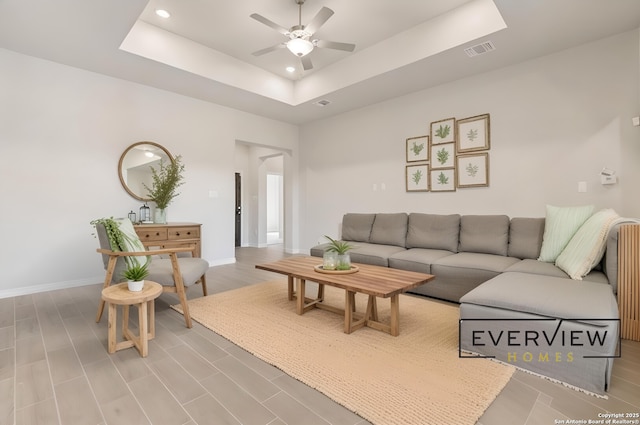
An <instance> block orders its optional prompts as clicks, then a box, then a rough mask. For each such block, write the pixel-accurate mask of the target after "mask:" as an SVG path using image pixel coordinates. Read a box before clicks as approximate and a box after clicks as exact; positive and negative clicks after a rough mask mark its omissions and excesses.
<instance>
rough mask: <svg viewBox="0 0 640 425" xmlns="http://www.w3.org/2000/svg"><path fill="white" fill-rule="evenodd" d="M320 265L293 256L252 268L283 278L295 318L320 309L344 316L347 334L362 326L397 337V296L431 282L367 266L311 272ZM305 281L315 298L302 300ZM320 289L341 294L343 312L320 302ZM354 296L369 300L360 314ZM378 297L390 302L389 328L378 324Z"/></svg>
mask: <svg viewBox="0 0 640 425" xmlns="http://www.w3.org/2000/svg"><path fill="white" fill-rule="evenodd" d="M320 264H322V259H321V258H318V257H302V256H294V257H289V258H286V259H283V260H279V261H276V262H273V263H266V264H257V265H256V268H257V269H261V270H267V271H271V272H275V273H280V274H284V275H286V276H287V278H288V296H289V299H290V300H293V299H294V298H295V299H296V311H297V313H298V314H304V313H305V312H307V311H309V310H310V309H313V308H321V309H324V310H329V311H333V312H335V313H339V314H343V313H344V332H345V333H348V334H350V333H351V332H353V331H355V330H356V329H360V328H361V327H363V326H368V327H370V328H374V329H378V330H381V331H384V332H387V333H389V334H391V335H393V336H398V335H399V333H400V323H399V315H400V303H399V301H400V300H399V298H400V297H399V295H400V294H401V293H403V292H406V291H408V290H409V289H412V288H415V287H417V286H420V285H422V284H423V283H426V282H428V281H430V280H432V279H434V278H435V276H433V275H430V274H425V273H417V272H411V271H406V270H399V269H392V268H388V267H379V266H371V265H368V264H354V267H357V269H358V271H357V272H355V273H326V272H325V273H320V272H318V271H316V269H315V267H316V266H319V265H320ZM307 280H309V281H312V282H316V283H317V284H318V294H317V296H316V298H307V297H306V295H305V283H306V281H307ZM294 282H295V286H296V287H295V291H294ZM324 285H329V286H334V287H336V288H341V289H344V290H345V303H344V310H342V309H340V308H336V307H334V306H331V305H328V304H325V303H324V302H323V301H324ZM356 293H362V294H366V295H368V296H369V299H368V301H367V310H366V311H365V312H364V314H362V313H357V312H356V305H355V294H356ZM378 297H379V298H390V299H391V314H390V315H391V320H390V322H391V323H390V324H386V323H383V322H380V321H379V320H378V307H377V302H376V299H377V298H378Z"/></svg>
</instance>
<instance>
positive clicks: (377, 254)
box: [349, 243, 405, 267]
mask: <svg viewBox="0 0 640 425" xmlns="http://www.w3.org/2000/svg"><path fill="white" fill-rule="evenodd" d="M402 251H405V249H404V248H402V247H399V246H394V245H379V244H372V243H359V244H357V245H356V246H355V248H353V249H352V250H351V251H349V256H350V257H351V262H352V263H362V264H371V265H374V266H382V267H389V257H391V256H392V255H394V254H396V253H398V252H402Z"/></svg>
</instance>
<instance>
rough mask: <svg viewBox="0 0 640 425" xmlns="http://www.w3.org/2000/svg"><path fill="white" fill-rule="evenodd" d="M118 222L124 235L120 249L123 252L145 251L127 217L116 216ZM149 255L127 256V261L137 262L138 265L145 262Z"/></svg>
mask: <svg viewBox="0 0 640 425" xmlns="http://www.w3.org/2000/svg"><path fill="white" fill-rule="evenodd" d="M116 222H117V223H118V227H119V228H120V230H121V231H122V233H123V235H124V245H125V246H123V247H121V249H122V250H123V251H125V252H143V251H146V248H145V247H144V245H143V244H142V241H141V240H140V238H139V237H138V234H137V233H136V230H135V229H134V228H133V223H131V220H129V219H128V218H118V219H116ZM149 260H151V257H148V256H143V255H140V256H133V255H132V256H130V257H127V262H128V263H137V264H139V265H141V266H142V265H144V264H146V263H147V262H148V261H149Z"/></svg>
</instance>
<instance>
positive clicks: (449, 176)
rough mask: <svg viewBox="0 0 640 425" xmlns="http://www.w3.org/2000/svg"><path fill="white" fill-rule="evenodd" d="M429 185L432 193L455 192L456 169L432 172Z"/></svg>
mask: <svg viewBox="0 0 640 425" xmlns="http://www.w3.org/2000/svg"><path fill="white" fill-rule="evenodd" d="M429 180H430V182H431V184H430V185H429V186H430V188H431V191H432V192H455V190H456V172H455V169H454V168H446V169H445V168H443V169H439V170H431V175H430V177H429Z"/></svg>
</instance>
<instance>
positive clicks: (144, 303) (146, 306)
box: [102, 280, 162, 357]
mask: <svg viewBox="0 0 640 425" xmlns="http://www.w3.org/2000/svg"><path fill="white" fill-rule="evenodd" d="M160 294H162V285H160V284H159V283H156V282H152V281H150V280H145V281H144V287H143V288H142V291H140V292H131V291H129V289H128V288H127V283H126V282H125V283H119V284H117V285H112V286H109V287H108V288H105V289H103V290H102V299H103V300H104V301H105V302H107V303H109V339H108V341H109V350H108V351H109V354H113V353H115V352H116V351H118V350H122V349H124V348H129V347H134V346H135V347H136V348H137V349H138V352H140V355H141V356H142V357H147V354H148V353H149V340H150V339H153V338H154V337H155V336H156V326H155V303H154V300H155V299H156V298H158V297H159V296H160ZM118 305H121V306H122V312H123V315H122V337H123V338H124V341H120V342H117V335H116V327H117V324H116V323H117V315H118V313H117V310H116V308H117V306H118ZM131 305H135V306H136V307H138V328H139V331H140V332H139V335H138V336H135V335H133V334H132V333H131V331H130V330H129V306H131ZM147 316H148V318H147Z"/></svg>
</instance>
